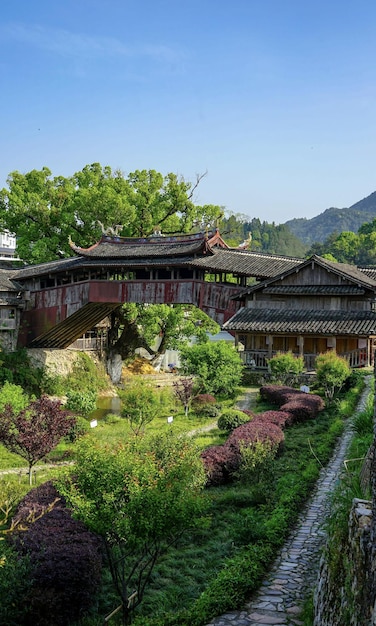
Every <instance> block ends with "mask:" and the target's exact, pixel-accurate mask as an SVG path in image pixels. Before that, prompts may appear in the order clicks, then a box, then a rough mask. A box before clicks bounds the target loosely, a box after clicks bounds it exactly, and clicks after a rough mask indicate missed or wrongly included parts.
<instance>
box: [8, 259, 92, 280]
mask: <svg viewBox="0 0 376 626" xmlns="http://www.w3.org/2000/svg"><path fill="white" fill-rule="evenodd" d="M81 264H82V259H81V258H80V257H70V258H68V259H59V260H58V261H49V262H47V263H39V264H38V265H26V266H25V267H21V268H20V269H17V270H13V278H14V279H15V280H18V279H19V280H24V279H26V278H31V277H33V276H45V275H46V274H51V273H54V272H65V271H66V270H71V269H73V268H76V267H80V266H81Z"/></svg>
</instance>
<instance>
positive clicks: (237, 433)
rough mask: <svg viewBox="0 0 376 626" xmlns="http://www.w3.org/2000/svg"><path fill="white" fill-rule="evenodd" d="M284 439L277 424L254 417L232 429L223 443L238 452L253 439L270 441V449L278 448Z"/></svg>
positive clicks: (253, 440)
mask: <svg viewBox="0 0 376 626" xmlns="http://www.w3.org/2000/svg"><path fill="white" fill-rule="evenodd" d="M284 439H285V436H284V434H283V432H282V429H281V428H280V427H279V426H276V425H275V424H272V423H271V422H265V421H263V420H262V419H257V417H256V418H255V419H254V420H252V421H251V422H248V423H247V424H242V426H239V427H238V428H236V429H235V430H233V431H232V433H231V435H230V436H229V438H228V439H227V441H226V444H225V445H226V446H230V447H232V448H233V449H234V450H235V451H237V452H239V453H240V448H241V446H242V445H244V444H246V445H251V444H252V443H253V442H255V441H261V442H268V443H270V447H271V449H273V450H278V449H279V447H280V446H281V445H282V443H283V441H284Z"/></svg>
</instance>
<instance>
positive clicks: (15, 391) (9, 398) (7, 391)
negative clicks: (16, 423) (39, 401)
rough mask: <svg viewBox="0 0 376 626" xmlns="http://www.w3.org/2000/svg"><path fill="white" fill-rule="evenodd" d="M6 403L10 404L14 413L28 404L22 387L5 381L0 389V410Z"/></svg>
mask: <svg viewBox="0 0 376 626" xmlns="http://www.w3.org/2000/svg"><path fill="white" fill-rule="evenodd" d="M7 404H10V406H11V407H12V410H13V411H14V413H20V411H22V410H23V409H24V408H25V407H26V406H27V405H28V404H29V398H28V396H27V395H26V394H25V392H24V390H23V389H22V387H20V386H19V385H14V384H13V383H9V382H6V383H4V385H3V386H2V388H1V389H0V411H2V410H3V409H4V407H5V406H6V405H7Z"/></svg>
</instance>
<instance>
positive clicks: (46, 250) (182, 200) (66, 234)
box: [0, 163, 222, 263]
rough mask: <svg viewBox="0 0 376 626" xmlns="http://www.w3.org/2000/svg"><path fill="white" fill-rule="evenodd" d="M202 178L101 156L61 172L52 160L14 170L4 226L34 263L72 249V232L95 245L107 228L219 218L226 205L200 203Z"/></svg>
mask: <svg viewBox="0 0 376 626" xmlns="http://www.w3.org/2000/svg"><path fill="white" fill-rule="evenodd" d="M201 179H202V176H197V179H196V181H195V182H194V183H192V182H188V181H185V180H184V178H182V177H179V176H178V175H177V174H174V173H171V172H170V173H168V174H167V175H165V176H164V175H162V174H161V173H159V172H156V171H155V170H136V171H135V172H131V173H129V174H128V175H125V174H124V173H123V172H121V171H120V170H113V169H112V168H111V167H110V166H108V165H106V166H102V165H100V163H93V164H91V165H86V166H85V167H84V168H83V169H82V170H81V171H79V172H75V173H74V174H73V175H72V176H68V177H65V176H61V175H59V176H53V175H52V172H51V170H50V169H48V167H43V168H42V169H41V170H31V171H30V172H27V173H26V174H21V173H20V172H18V171H15V172H12V173H11V174H10V175H9V177H8V179H7V183H8V188H4V189H2V190H1V191H0V215H1V218H0V229H7V230H9V231H10V232H12V233H15V235H16V236H17V254H18V256H19V257H20V258H21V259H23V260H24V261H27V262H29V263H41V262H44V261H51V260H55V259H56V258H63V257H67V256H70V255H71V254H72V251H71V249H70V246H69V238H71V239H72V241H74V242H76V243H77V245H79V246H81V247H85V246H90V245H92V244H93V243H94V242H95V241H96V240H98V239H99V237H100V236H101V229H102V226H101V225H103V226H104V227H105V228H108V227H114V226H117V225H119V226H120V228H119V234H120V235H123V236H129V237H133V236H136V237H141V236H142V237H143V236H147V235H150V234H152V233H153V230H154V228H155V226H157V225H158V226H159V227H160V228H161V229H162V230H163V232H165V233H168V232H190V231H191V230H192V229H193V228H195V227H199V226H203V225H205V224H207V223H213V222H214V221H215V220H217V219H218V218H219V216H220V215H221V213H222V209H221V207H219V206H215V205H205V206H199V205H196V204H195V203H194V192H195V190H196V188H197V186H198V184H199V182H200V180H201Z"/></svg>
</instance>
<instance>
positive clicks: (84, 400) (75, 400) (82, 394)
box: [65, 389, 97, 417]
mask: <svg viewBox="0 0 376 626" xmlns="http://www.w3.org/2000/svg"><path fill="white" fill-rule="evenodd" d="M96 407H97V392H96V391H94V390H93V389H89V390H88V391H74V390H68V391H67V402H66V405H65V408H66V409H68V410H69V411H72V412H73V413H75V414H78V415H82V416H83V417H86V416H87V415H89V414H90V413H92V411H95V409H96Z"/></svg>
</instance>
